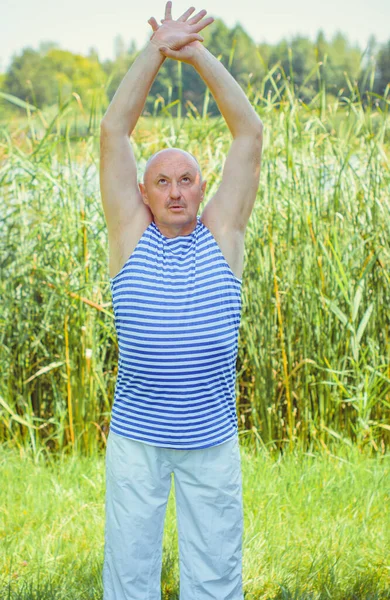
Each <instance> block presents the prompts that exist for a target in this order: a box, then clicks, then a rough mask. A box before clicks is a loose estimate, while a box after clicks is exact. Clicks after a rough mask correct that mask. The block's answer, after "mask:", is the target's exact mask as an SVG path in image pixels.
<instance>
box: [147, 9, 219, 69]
mask: <svg viewBox="0 0 390 600" xmlns="http://www.w3.org/2000/svg"><path fill="white" fill-rule="evenodd" d="M194 11H195V8H194V7H193V6H191V7H190V8H188V9H187V10H186V11H185V12H184V13H183V14H182V15H181V17H179V18H178V19H176V20H173V19H172V2H170V1H169V2H167V3H166V6H165V18H164V19H162V20H161V25H158V23H157V21H156V19H155V18H154V17H151V18H150V19H149V21H148V23H149V25H150V26H151V28H152V29H153V34H152V37H151V38H150V42H151V43H152V44H154V45H155V46H157V47H158V49H159V50H160V52H161V53H162V54H163V55H164V56H166V57H168V58H174V59H176V60H181V61H183V62H188V63H191V60H192V58H193V56H194V54H195V52H196V49H197V46H199V45H200V44H201V42H203V37H202V36H201V35H199V31H202V29H204V28H205V27H207V26H208V25H210V24H211V23H212V22H213V21H214V19H213V17H207V18H206V19H205V18H204V17H205V15H206V13H207V11H206V10H201V11H200V12H198V13H197V14H196V15H194V16H193V17H191V19H189V16H190V15H191V14H192V13H193V12H194Z"/></svg>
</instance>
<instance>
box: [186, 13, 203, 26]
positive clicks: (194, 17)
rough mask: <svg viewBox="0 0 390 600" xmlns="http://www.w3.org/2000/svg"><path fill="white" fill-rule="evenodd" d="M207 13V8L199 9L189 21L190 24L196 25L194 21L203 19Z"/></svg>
mask: <svg viewBox="0 0 390 600" xmlns="http://www.w3.org/2000/svg"><path fill="white" fill-rule="evenodd" d="M205 15H207V10H204V9H203V10H201V11H199V12H198V13H197V14H196V15H194V16H193V17H191V19H189V21H188V23H189V24H190V25H194V23H197V22H198V21H200V20H201V19H203V17H204V16H205Z"/></svg>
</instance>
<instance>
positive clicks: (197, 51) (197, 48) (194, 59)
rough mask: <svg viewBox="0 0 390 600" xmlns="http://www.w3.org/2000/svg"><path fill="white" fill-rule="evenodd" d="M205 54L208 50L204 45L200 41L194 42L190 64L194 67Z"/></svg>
mask: <svg viewBox="0 0 390 600" xmlns="http://www.w3.org/2000/svg"><path fill="white" fill-rule="evenodd" d="M207 54H210V52H209V51H208V50H207V48H206V46H204V45H203V43H202V42H195V43H194V49H193V53H192V56H191V61H190V62H191V65H192V66H193V67H194V68H196V67H197V65H199V64H200V62H201V61H202V58H204V57H205V56H206V55H207Z"/></svg>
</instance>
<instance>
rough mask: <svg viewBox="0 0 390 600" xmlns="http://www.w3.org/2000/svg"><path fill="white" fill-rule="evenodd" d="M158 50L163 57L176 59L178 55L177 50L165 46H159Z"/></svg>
mask: <svg viewBox="0 0 390 600" xmlns="http://www.w3.org/2000/svg"><path fill="white" fill-rule="evenodd" d="M159 50H160V52H161V54H164V56H167V57H168V58H176V57H177V56H178V55H179V54H180V52H178V51H177V50H172V49H171V48H168V47H167V46H160V48H159Z"/></svg>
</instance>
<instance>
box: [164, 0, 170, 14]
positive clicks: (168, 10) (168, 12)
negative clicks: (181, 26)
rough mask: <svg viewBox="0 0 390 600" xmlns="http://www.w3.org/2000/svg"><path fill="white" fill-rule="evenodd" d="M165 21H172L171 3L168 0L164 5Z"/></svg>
mask: <svg viewBox="0 0 390 600" xmlns="http://www.w3.org/2000/svg"><path fill="white" fill-rule="evenodd" d="M164 18H165V19H172V2H171V1H170V0H168V2H167V3H166V5H165V17H164Z"/></svg>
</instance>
